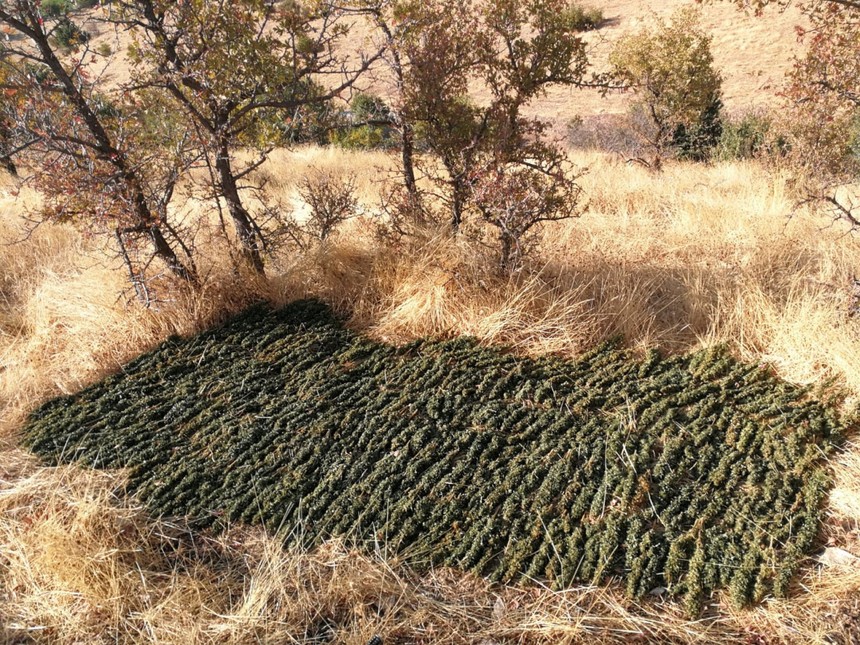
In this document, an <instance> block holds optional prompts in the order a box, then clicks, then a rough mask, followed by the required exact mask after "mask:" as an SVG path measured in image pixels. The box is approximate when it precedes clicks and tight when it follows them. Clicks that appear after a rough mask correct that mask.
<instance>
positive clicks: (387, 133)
mask: <svg viewBox="0 0 860 645" xmlns="http://www.w3.org/2000/svg"><path fill="white" fill-rule="evenodd" d="M349 107H350V110H349V112H347V113H344V114H342V115H341V120H342V123H341V126H340V127H339V128H337V129H336V130H334V131H333V133H332V136H331V141H332V143H334V144H336V145H339V146H341V147H343V148H348V149H351V150H371V149H374V148H390V147H392V146H393V145H396V136H395V131H394V128H393V117H392V114H391V109H390V108H389V107H388V105H386V103H385V101H383V100H382V99H381V98H380V97H378V96H375V95H373V94H366V93H359V94H356V95H355V97H354V98H353V99H352V101H351V102H350V106H349Z"/></svg>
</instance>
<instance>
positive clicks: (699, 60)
mask: <svg viewBox="0 0 860 645" xmlns="http://www.w3.org/2000/svg"><path fill="white" fill-rule="evenodd" d="M610 62H611V64H612V66H613V71H614V73H615V75H616V76H617V77H618V78H619V79H621V80H623V81H624V82H626V83H628V84H629V85H630V86H631V87H632V88H633V89H634V90H635V91H636V92H637V94H638V100H637V102H636V104H635V106H634V110H636V111H638V112H639V113H640V114H644V115H646V116H647V117H648V118H647V120H646V123H647V127H646V128H643V129H642V132H641V133H640V134H641V136H642V137H643V138H644V139H645V140H646V141H647V143H648V144H649V145H650V146H652V147H653V148H654V149H655V150H656V151H657V153H658V155H662V154H664V153H665V152H666V151H668V150H672V149H674V150H675V152H676V153H677V154H678V155H679V156H685V157H689V158H704V157H706V156H707V154H708V152H709V150H710V149H711V148H713V146H715V145H716V144H717V142H718V141H719V137H720V132H721V125H720V110H721V107H722V102H721V100H720V95H721V85H722V78H721V77H720V74H719V73H718V72H717V71H716V70H715V69H714V59H713V55H712V54H711V38H710V36H708V35H707V34H705V33H704V31H702V29H701V28H700V26H699V14H698V12H697V11H695V10H694V9H689V8H685V9H681V10H680V11H678V12H677V13H675V14H674V16H673V17H672V19H671V20H670V21H669V22H668V23H665V22H664V23H661V24H660V25H659V26H658V27H657V29H656V30H653V31H648V30H643V31H640V32H638V33H634V34H628V35H626V36H624V37H623V38H622V39H621V40H619V41H618V43H617V44H616V46H615V48H614V50H613V51H612V53H611V55H610Z"/></svg>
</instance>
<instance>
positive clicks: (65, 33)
mask: <svg viewBox="0 0 860 645" xmlns="http://www.w3.org/2000/svg"><path fill="white" fill-rule="evenodd" d="M54 38H56V39H57V43H58V44H59V45H60V47H64V48H67V49H74V48H75V47H77V46H78V45H81V44H83V43H85V42H87V41H88V40H89V39H90V35H89V34H88V33H87V32H86V31H84V30H83V29H81V28H80V27H78V26H77V25H76V24H75V23H74V22H72V21H71V20H69V19H68V18H67V17H63V18H61V19H60V22H59V23H58V24H57V28H56V29H55V30H54Z"/></svg>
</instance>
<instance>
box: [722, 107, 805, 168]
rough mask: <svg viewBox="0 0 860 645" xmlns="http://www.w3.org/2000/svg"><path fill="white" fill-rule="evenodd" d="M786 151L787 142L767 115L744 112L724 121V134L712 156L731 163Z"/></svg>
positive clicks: (780, 153) (781, 153)
mask: <svg viewBox="0 0 860 645" xmlns="http://www.w3.org/2000/svg"><path fill="white" fill-rule="evenodd" d="M787 151H788V139H787V138H786V136H785V135H784V134H782V133H780V132H778V131H776V129H775V125H774V123H773V120H772V119H771V118H770V117H769V116H768V115H767V114H764V113H762V112H747V113H745V114H742V115H740V116H738V117H734V118H729V119H725V120H724V121H723V132H722V135H721V136H720V141H719V143H718V144H717V147H716V148H715V149H714V153H713V156H714V158H715V159H719V160H720V161H732V160H735V159H756V158H760V157H766V156H771V155H783V154H785V153H786V152H787Z"/></svg>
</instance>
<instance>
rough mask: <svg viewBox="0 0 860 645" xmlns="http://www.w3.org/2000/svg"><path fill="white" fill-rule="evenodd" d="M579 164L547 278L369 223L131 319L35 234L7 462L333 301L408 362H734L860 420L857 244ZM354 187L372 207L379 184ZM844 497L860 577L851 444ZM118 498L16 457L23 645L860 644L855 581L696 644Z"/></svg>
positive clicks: (680, 631)
mask: <svg viewBox="0 0 860 645" xmlns="http://www.w3.org/2000/svg"><path fill="white" fill-rule="evenodd" d="M328 154H329V153H327V152H324V151H319V150H314V149H307V150H301V151H299V152H297V153H295V154H287V153H284V154H282V155H277V156H276V159H275V161H276V163H272V164H270V165H269V166H267V167H266V168H264V171H265V172H266V173H268V174H269V176H270V177H271V178H272V183H273V185H276V186H277V190H278V191H281V195H282V196H285V199H286V197H287V196H289V195H292V194H293V193H292V191H293V187H295V186H296V185H298V183H299V181H300V177H301V176H302V175H303V173H304V172H305V171H306V169H307V167H309V166H311V165H316V166H319V167H326V168H330V169H337V168H339V167H341V166H339V165H338V164H340V163H342V159H341V160H339V158H337V159H336V158H331V159H329V158H328V157H327V155H328ZM361 159H362V157H361V156H360V155H357V154H356V155H353V156H351V157H350V163H359V162H361ZM578 161H579V162H580V163H581V164H582V165H586V166H589V167H590V169H591V171H590V173H589V174H588V175H586V177H585V179H584V182H585V190H586V193H587V194H588V195H589V197H590V205H589V208H588V210H587V212H586V213H585V214H584V215H583V217H582V218H580V219H579V220H575V221H571V222H568V223H565V224H560V225H557V226H555V227H554V228H550V229H547V231H546V236H545V239H544V244H543V246H542V251H541V255H540V256H539V259H538V260H536V261H535V262H534V263H533V264H532V265H531V266H529V267H527V269H526V270H525V271H523V272H522V273H521V274H519V275H516V276H514V277H512V278H502V277H500V276H499V275H498V274H497V273H496V272H495V271H494V268H493V267H494V259H493V256H492V248H491V246H488V245H487V244H489V243H491V242H492V240H491V239H488V240H484V241H483V242H480V241H474V240H467V239H456V240H452V239H451V238H449V237H447V236H446V235H444V234H439V233H434V232H432V231H431V232H427V234H426V235H424V236H423V237H416V238H413V239H403V240H399V241H390V240H389V241H383V240H381V239H380V238H379V237H378V236H377V235H376V231H375V225H374V224H373V222H372V221H370V220H369V219H368V218H366V217H365V218H358V219H357V220H353V221H352V222H351V223H350V225H349V228H348V230H345V231H344V234H342V235H340V236H338V237H337V239H336V240H333V241H332V243H329V244H327V245H326V246H325V247H324V248H320V249H318V250H315V251H312V252H310V253H307V254H305V255H303V256H293V255H290V254H289V253H286V254H283V255H282V256H280V257H278V258H276V259H275V262H274V263H273V267H274V270H273V272H272V277H271V278H270V280H269V281H268V282H267V283H264V284H261V283H246V282H245V281H244V280H243V279H242V278H241V277H236V276H235V275H234V274H233V273H232V272H231V271H229V270H225V269H223V268H219V267H221V266H222V265H223V264H224V263H221V264H219V261H218V255H217V254H207V255H213V256H214V259H213V260H212V262H213V263H212V267H211V270H207V271H206V272H205V274H206V275H207V276H208V282H207V285H206V286H205V287H204V289H203V290H202V291H201V292H199V293H193V294H192V293H188V292H185V291H183V290H181V289H175V290H170V291H165V292H164V293H165V298H164V299H163V301H162V302H161V303H160V304H159V307H158V308H156V309H154V310H149V311H144V310H141V309H139V308H137V307H135V306H133V305H132V306H129V305H128V304H127V302H126V299H125V298H123V297H119V296H120V295H121V293H122V291H123V289H124V287H125V283H124V274H123V273H122V271H121V270H120V267H119V266H118V265H115V264H114V263H113V261H112V260H110V258H108V257H106V256H105V254H104V250H103V249H99V248H98V247H97V246H95V245H94V243H93V241H91V240H85V239H82V238H81V237H80V236H79V235H78V234H77V233H75V232H73V231H71V230H70V229H68V228H65V227H62V226H55V227H48V226H44V227H40V229H38V230H37V231H36V232H35V234H34V235H33V236H32V237H31V238H30V239H29V240H28V241H27V242H26V243H24V244H21V245H14V246H11V247H10V246H4V247H3V252H2V253H0V401H2V405H0V424H2V426H3V427H4V428H5V429H6V432H5V434H2V435H0V436H3V437H6V438H7V439H9V440H10V441H13V440H14V432H13V430H14V427H15V425H16V424H17V422H18V421H19V420H20V418H21V415H22V414H23V413H24V412H26V411H27V410H28V409H31V408H32V407H34V406H35V405H37V404H38V403H39V402H41V401H42V400H44V399H45V398H46V397H48V396H51V395H54V394H56V393H58V392H63V391H69V390H74V389H77V388H78V387H80V386H81V385H83V384H86V383H88V382H90V381H92V380H94V379H96V378H98V377H100V376H102V375H104V374H105V373H108V372H111V371H115V370H116V369H118V368H119V366H120V365H121V364H122V363H123V362H124V361H126V360H128V359H129V358H131V357H132V356H134V355H136V354H138V353H140V352H142V351H145V350H147V349H149V348H150V347H152V346H153V345H154V344H155V343H157V342H159V341H160V340H163V339H164V338H166V337H167V336H169V335H171V334H174V333H180V334H187V333H192V332H194V331H196V330H198V329H201V328H203V327H205V326H207V325H209V324H212V323H213V322H214V321H217V320H218V319H220V318H221V317H222V316H224V315H226V314H228V313H230V312H233V311H236V310H237V309H239V308H241V307H242V306H243V305H244V304H246V303H247V302H249V301H251V300H253V299H256V298H259V297H266V298H269V299H271V300H272V301H274V302H283V301H286V300H290V299H292V298H295V297H301V296H314V297H319V298H322V299H324V300H326V301H328V302H329V303H331V304H332V305H333V306H334V307H335V308H336V309H338V310H339V311H341V312H343V313H344V315H346V316H348V318H349V322H350V324H351V326H353V327H354V328H357V329H361V330H364V331H367V332H368V333H371V334H373V335H375V336H376V337H378V338H381V339H385V340H388V341H394V342H399V341H405V340H409V339H411V338H415V337H422V336H453V335H458V334H470V335H473V336H476V337H478V338H480V339H481V340H482V341H484V342H487V343H493V344H505V345H509V346H512V347H514V348H515V349H517V350H518V351H522V352H527V353H544V352H558V353H562V354H576V353H578V352H579V351H581V350H583V349H585V348H588V347H591V346H592V345H593V344H594V343H595V342H597V341H599V340H602V339H605V338H607V337H610V336H617V335H621V336H623V338H624V339H625V341H626V342H627V343H628V344H629V345H631V346H633V347H640V348H645V347H655V346H656V347H660V348H662V349H663V350H664V351H672V352H683V351H688V350H694V349H698V348H701V347H703V346H707V345H712V344H714V343H727V344H728V345H729V346H730V347H731V348H732V350H733V351H734V352H735V353H736V354H738V355H739V356H740V357H742V358H744V359H746V360H751V361H759V362H763V363H768V364H771V365H772V366H773V367H774V368H775V369H776V370H777V371H778V372H779V374H780V375H781V376H783V377H784V378H786V379H788V380H792V381H795V382H802V383H813V382H817V381H822V380H826V379H835V380H836V381H837V382H838V383H839V384H841V385H842V386H844V387H845V388H846V389H847V390H848V392H849V393H850V394H851V395H852V397H853V399H854V400H856V399H857V397H858V395H860V321H858V319H857V318H850V317H849V316H848V314H847V312H848V306H849V303H850V295H851V294H850V284H851V282H850V278H851V276H852V275H856V274H860V241H858V239H857V238H854V237H851V236H848V235H845V234H844V231H840V230H837V229H835V228H826V229H825V228H822V221H821V220H819V219H817V218H816V217H814V216H813V215H812V214H810V213H808V212H805V211H801V212H797V213H796V214H795V216H794V217H793V218H788V217H787V216H788V215H789V214H790V213H792V212H793V205H792V201H791V198H790V196H789V195H788V191H787V187H786V180H785V178H784V177H783V176H781V175H780V174H779V172H778V171H771V170H768V169H765V168H763V167H761V166H759V165H756V164H754V163H731V164H718V165H714V166H695V165H688V164H676V165H669V166H668V167H667V168H666V170H665V171H664V173H663V174H662V175H655V174H652V173H650V172H649V171H647V170H645V169H643V168H640V167H637V166H628V165H625V164H623V163H620V162H619V161H617V160H615V159H613V158H612V157H608V156H600V155H596V154H594V155H592V154H581V155H580V156H579V158H578ZM367 163H368V167H376V166H379V165H384V164H385V163H386V160H385V159H384V158H383V157H381V156H380V155H373V156H371V157H368V161H367ZM359 181H360V185H361V191H362V193H361V199H362V201H363V203H365V204H366V205H369V204H372V203H373V201H374V197H375V196H374V184H373V182H372V173H364V174H362V176H361V177H359ZM5 203H6V202H4V204H5ZM7 212H11V211H8V210H7ZM20 233H21V229H20V226H19V224H18V222H17V220H15V219H14V218H13V217H12V216H10V215H6V216H5V219H4V220H3V221H2V222H0V237H2V241H4V242H6V241H9V240H13V239H19V238H20ZM833 472H834V479H835V488H834V491H833V493H832V495H831V498H830V503H829V509H828V510H829V513H830V519H829V521H828V523H827V526H826V528H825V534H824V536H823V537H824V539H825V540H826V541H828V542H829V543H830V544H832V545H834V546H838V547H841V548H843V549H846V550H847V551H850V552H853V553H855V554H858V555H860V501H858V500H860V447H858V446H856V445H854V444H851V445H849V447H848V448H846V450H845V452H844V454H842V455H841V456H840V457H839V459H837V460H835V461H834V463H833ZM119 482H120V480H118V479H116V476H115V475H108V474H104V473H91V472H86V473H85V472H82V471H75V470H72V469H41V468H38V467H37V466H36V465H35V464H33V463H32V462H31V461H30V460H28V459H27V458H25V457H24V456H22V455H21V453H19V452H17V451H14V450H6V451H5V452H3V453H0V487H2V490H0V518H2V519H0V545H2V546H0V553H2V556H0V586H2V591H0V623H5V624H6V625H7V627H6V630H7V633H6V634H4V636H6V637H7V639H9V640H14V639H17V638H24V637H27V636H28V635H29V637H32V638H33V639H36V640H39V641H41V642H60V643H63V642H67V643H71V642H82V641H83V642H98V639H99V638H101V636H102V635H103V634H106V635H107V637H108V638H109V639H113V638H118V639H120V640H126V641H131V642H159V643H161V642H164V643H169V642H183V643H187V642H258V641H259V640H267V639H268V640H270V641H278V640H284V641H286V642H290V638H293V639H294V640H298V641H299V642H301V640H302V639H305V640H308V639H309V638H310V636H311V632H312V631H313V630H319V631H321V632H322V631H325V630H326V629H329V627H327V626H326V625H327V623H326V621H333V622H334V623H336V625H337V627H336V629H337V631H336V632H335V634H336V635H335V636H334V638H335V640H337V641H338V642H355V643H362V642H366V640H367V639H369V638H370V636H371V635H372V634H373V633H376V632H377V631H379V632H383V633H384V634H387V635H389V636H390V638H392V639H394V642H397V640H398V639H400V641H404V642H441V641H444V642H466V641H470V642H480V640H481V639H486V640H487V642H494V641H499V642H503V641H511V642H571V643H576V642H629V641H630V640H631V639H632V638H634V637H638V638H642V639H644V640H650V641H653V642H669V641H673V642H686V643H694V642H703V643H704V642H742V640H743V639H747V640H748V641H749V642H754V643H755V642H798V643H814V642H828V640H830V641H835V642H839V641H840V639H841V640H842V641H846V642H850V641H849V639H850V638H851V637H852V636H851V635H850V634H851V633H852V632H851V630H852V629H855V630H856V625H857V624H858V620H857V597H858V596H860V574H858V568H857V567H851V566H847V567H843V568H839V567H835V568H825V569H822V568H820V567H818V566H813V565H810V567H809V568H808V570H807V573H806V576H805V578H804V579H803V580H802V581H801V584H800V586H799V587H798V594H797V595H796V597H795V598H793V599H792V600H790V601H785V602H775V601H769V602H766V603H765V604H764V605H762V606H761V607H759V608H757V609H755V610H751V611H745V612H736V611H734V610H732V609H731V608H730V607H729V606H728V604H727V603H723V602H722V601H721V599H719V598H716V599H714V601H713V607H712V612H713V613H712V616H711V618H709V619H708V620H707V621H705V622H695V623H691V622H689V621H686V620H684V619H683V618H681V617H680V616H679V615H678V614H677V610H676V609H674V608H673V607H672V606H670V605H661V604H660V603H659V602H657V601H655V602H654V603H652V604H650V605H645V606H639V607H634V606H632V605H630V604H629V603H628V602H627V601H626V600H625V599H624V597H623V595H620V594H618V593H616V592H615V591H614V590H612V589H580V590H574V591H571V592H568V593H566V594H553V593H550V592H548V591H542V590H540V589H529V590H525V589H496V588H490V587H487V586H486V585H485V584H484V583H483V582H481V581H479V580H475V579H473V578H469V577H461V576H458V575H455V574H453V573H452V572H444V571H440V572H434V573H431V574H429V575H428V576H427V577H424V578H418V577H416V576H415V575H414V574H412V573H409V569H408V568H406V567H403V566H401V564H400V563H398V562H396V561H387V560H385V559H383V558H376V559H373V558H370V559H368V558H362V557H361V556H359V555H357V553H355V552H352V551H350V550H349V549H346V548H344V547H343V546H342V545H341V546H337V545H329V547H327V549H324V550H323V551H320V552H318V553H311V554H307V553H303V554H302V553H299V554H297V553H286V552H284V551H282V550H281V549H280V547H279V546H278V543H277V541H276V540H274V539H272V538H271V537H265V536H261V535H260V534H248V533H242V532H241V531H234V532H232V533H229V534H228V536H227V537H225V538H223V540H217V541H212V540H206V539H204V538H201V537H200V536H194V537H193V538H192V537H191V536H186V534H185V532H184V531H183V530H182V529H181V528H179V527H178V525H176V524H171V523H169V522H150V521H149V520H147V519H146V517H145V515H144V514H143V513H142V512H141V511H140V509H137V508H135V507H133V506H130V505H129V502H128V501H127V500H126V499H125V498H124V497H123V496H122V494H121V486H120V484H119ZM40 509H41V510H40ZM52 608H54V609H52ZM13 624H14V625H18V626H19V627H20V629H19V627H14V628H13V627H10V626H9V625H13ZM30 627H37V628H39V627H43V628H44V629H37V630H35V631H26V630H27V629H29V628H30ZM10 630H12V631H10ZM22 630H24V631H22ZM291 630H292V631H291ZM853 637H856V632H854V636H853ZM0 638H2V637H0ZM386 642H390V641H386Z"/></svg>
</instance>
